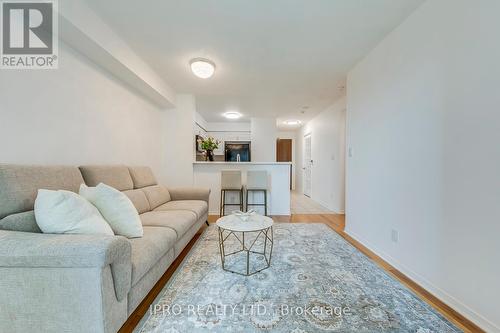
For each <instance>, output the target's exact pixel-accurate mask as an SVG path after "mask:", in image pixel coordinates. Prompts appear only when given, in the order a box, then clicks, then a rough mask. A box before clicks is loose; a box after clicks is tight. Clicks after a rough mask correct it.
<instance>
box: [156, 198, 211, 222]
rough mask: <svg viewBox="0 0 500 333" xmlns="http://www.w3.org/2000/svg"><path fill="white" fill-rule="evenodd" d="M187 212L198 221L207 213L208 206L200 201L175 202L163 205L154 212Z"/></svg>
mask: <svg viewBox="0 0 500 333" xmlns="http://www.w3.org/2000/svg"><path fill="white" fill-rule="evenodd" d="M169 210H189V211H191V212H193V213H195V214H196V217H197V218H198V219H199V218H201V217H203V216H204V215H205V214H206V213H208V204H207V203H206V202H205V201H202V200H175V201H169V202H167V203H164V204H163V205H161V206H159V207H157V208H156V209H155V211H169Z"/></svg>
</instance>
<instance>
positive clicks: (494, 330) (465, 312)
mask: <svg viewBox="0 0 500 333" xmlns="http://www.w3.org/2000/svg"><path fill="white" fill-rule="evenodd" d="M344 232H345V233H346V234H347V235H349V236H350V237H351V238H353V239H354V240H356V241H357V242H359V243H360V244H362V245H363V246H365V247H366V248H368V249H369V250H370V251H372V252H373V253H375V254H376V255H377V256H379V257H380V258H382V259H383V260H385V261H386V262H387V263H388V264H390V265H391V266H393V267H394V268H396V269H397V270H398V271H400V272H401V273H403V274H404V275H406V276H407V277H408V278H410V279H411V280H412V281H413V282H415V283H417V284H418V285H419V286H421V287H422V288H424V289H425V290H427V291H428V292H429V293H431V294H432V295H434V296H435V297H437V298H438V299H439V300H441V301H442V302H444V303H445V304H447V305H448V306H449V307H451V308H452V309H453V310H455V311H456V312H458V313H460V314H461V315H462V316H464V317H465V318H467V319H468V320H470V321H471V322H473V323H474V324H476V325H477V326H479V327H480V328H482V329H483V330H485V331H486V332H489V333H500V328H499V327H498V326H496V325H495V324H494V323H493V322H491V321H490V320H488V319H486V318H484V317H483V316H481V315H480V314H478V313H477V312H475V311H474V310H472V309H470V308H469V307H468V306H466V305H465V304H463V303H462V302H460V301H459V300H457V299H456V298H454V297H453V296H451V295H450V294H448V293H447V292H445V291H444V290H442V289H441V288H439V287H437V286H435V285H433V284H432V283H431V282H429V281H427V280H426V279H425V278H423V277H422V276H420V275H419V274H417V273H415V272H413V271H412V270H410V269H408V268H407V267H405V266H404V265H403V264H401V263H400V262H398V261H397V260H396V259H394V258H393V257H391V256H390V255H388V254H387V253H385V252H383V251H380V250H379V249H378V248H377V247H375V246H373V245H372V244H370V243H369V242H367V241H365V240H364V239H363V238H362V237H359V236H358V235H355V234H353V233H351V232H348V231H347V230H346V231H344Z"/></svg>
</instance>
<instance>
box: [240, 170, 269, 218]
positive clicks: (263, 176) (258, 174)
mask: <svg viewBox="0 0 500 333" xmlns="http://www.w3.org/2000/svg"><path fill="white" fill-rule="evenodd" d="M267 190H268V185H267V171H265V170H263V171H248V172H247V186H246V207H245V208H246V209H245V210H246V211H248V206H264V215H267ZM248 192H264V203H248Z"/></svg>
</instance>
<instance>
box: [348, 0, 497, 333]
mask: <svg viewBox="0 0 500 333" xmlns="http://www.w3.org/2000/svg"><path fill="white" fill-rule="evenodd" d="M498 13H500V2H499V1H488V0H482V1H474V2H472V1H468V0H439V1H438V0H429V1H427V2H425V3H424V4H423V5H422V6H421V7H420V8H419V9H418V10H417V11H416V12H415V13H414V14H412V15H411V16H410V17H409V18H408V19H407V20H406V21H405V22H404V23H403V24H402V25H401V26H400V27H398V28H397V29H396V30H394V31H393V32H392V33H391V34H390V35H389V36H388V37H387V38H386V39H385V40H384V41H383V42H382V43H380V44H379V45H378V46H377V47H376V48H375V49H374V50H373V51H372V52H370V53H369V54H368V56H367V57H366V58H365V59H364V60H362V61H361V62H360V63H359V64H358V65H357V66H356V67H355V68H354V69H353V70H352V71H351V73H350V74H349V76H348V84H347V112H348V145H349V146H350V147H351V148H352V157H351V158H348V163H347V207H346V208H347V210H346V213H347V214H346V216H347V227H346V231H347V233H349V234H350V235H351V236H353V237H354V238H356V239H357V240H359V241H361V243H363V244H364V245H366V246H368V247H369V248H371V249H372V250H373V251H374V252H376V253H377V254H379V255H381V256H382V257H383V258H385V259H386V260H387V261H389V262H390V263H391V264H393V265H394V266H396V267H397V268H398V269H400V270H401V271H402V272H403V273H405V274H407V275H408V276H410V277H411V278H412V279H413V280H415V281H416V282H417V283H419V284H421V285H422V286H423V287H425V288H427V289H428V290H429V291H430V292H432V293H433V294H434V295H436V296H437V297H439V298H440V299H442V300H444V301H445V302H446V303H448V304H449V305H451V306H452V307H453V308H455V309H456V310H458V311H459V312H461V313H462V314H464V315H465V316H466V317H468V318H469V319H472V320H473V321H475V322H476V323H477V324H479V325H480V326H482V327H483V328H484V329H485V330H487V331H489V332H500V329H499V327H500V306H499V299H500V288H499V287H498V282H499V281H500V265H499V258H500V256H499V254H500V241H499V235H500V223H499V221H500V177H499V170H500V153H499V152H500V150H499V142H500V112H499V111H498V110H499V109H498V108H499V105H500V93H499V87H500V66H499V59H500V39H499V38H498V32H499V31H500V20H498ZM392 229H394V230H397V231H398V232H399V241H398V242H391V230H392Z"/></svg>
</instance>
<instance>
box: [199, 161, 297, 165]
mask: <svg viewBox="0 0 500 333" xmlns="http://www.w3.org/2000/svg"><path fill="white" fill-rule="evenodd" d="M193 164H233V165H240V164H247V165H281V164H284V165H290V164H292V162H215V161H214V162H208V161H196V162H193Z"/></svg>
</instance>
